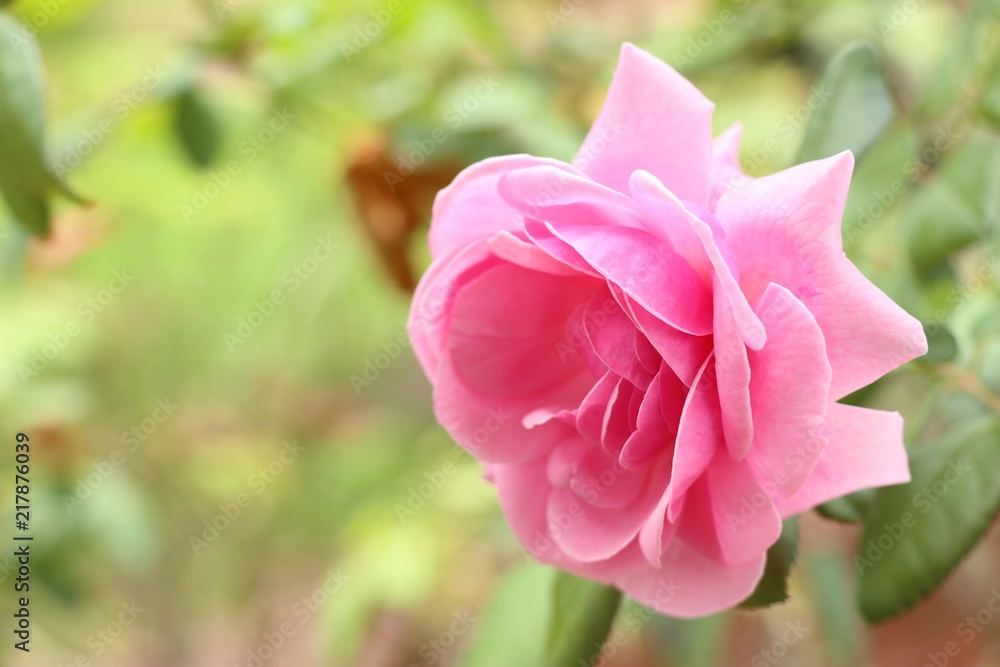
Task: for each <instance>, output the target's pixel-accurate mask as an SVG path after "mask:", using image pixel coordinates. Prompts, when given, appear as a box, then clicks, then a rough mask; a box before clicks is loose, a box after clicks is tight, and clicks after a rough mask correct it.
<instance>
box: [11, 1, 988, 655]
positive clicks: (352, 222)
mask: <svg viewBox="0 0 1000 667" xmlns="http://www.w3.org/2000/svg"><path fill="white" fill-rule="evenodd" d="M8 9H9V10H10V11H11V12H12V13H13V14H14V15H15V16H17V17H18V19H19V20H20V21H21V22H22V23H23V24H24V25H25V26H26V28H27V29H28V30H29V31H30V33H31V34H32V35H34V36H35V38H36V39H37V40H38V42H39V44H40V46H41V50H42V54H43V57H44V61H45V65H46V68H47V82H46V87H45V91H46V93H45V94H46V99H47V106H48V108H47V110H46V117H45V122H46V133H47V140H48V146H49V154H50V158H51V159H52V162H53V165H55V167H56V171H57V172H59V173H60V174H61V175H62V176H63V178H64V179H65V180H66V181H67V183H68V184H69V186H70V187H71V188H72V189H73V190H74V191H75V192H77V193H78V194H79V195H80V196H81V197H83V198H84V199H85V200H87V202H88V203H87V204H84V205H81V204H78V203H74V202H73V201H71V200H69V199H58V200H57V201H56V203H55V207H54V215H53V220H52V230H51V234H50V235H49V237H48V238H47V239H45V240H38V239H31V240H28V239H27V237H26V235H25V234H24V232H23V231H21V227H20V226H18V225H17V224H16V223H14V222H13V220H12V217H11V216H10V215H9V214H8V213H7V212H6V211H5V212H4V213H3V214H2V215H3V217H4V218H5V220H4V223H3V228H2V230H0V231H2V234H0V253H2V254H3V263H2V269H3V281H4V282H3V285H2V287H0V311H2V313H3V321H4V322H5V324H4V326H3V327H2V329H0V424H2V432H3V433H4V434H6V435H4V438H5V440H6V441H10V442H11V443H12V442H13V434H15V433H16V432H18V431H26V432H28V433H29V434H30V436H31V441H32V444H33V471H32V492H31V494H32V512H33V521H32V531H33V533H34V536H35V542H34V545H33V550H34V551H33V553H34V560H33V579H32V613H33V630H34V634H33V637H32V643H31V646H32V652H31V653H30V654H27V655H26V654H23V653H21V652H20V651H15V650H13V648H12V643H13V641H12V640H11V636H10V634H9V632H8V631H7V630H8V628H9V627H10V625H9V624H10V618H9V610H10V609H12V608H13V607H12V604H13V597H12V583H13V581H12V577H13V574H12V573H13V572H14V567H13V564H14V563H13V558H12V557H11V556H10V555H9V552H11V551H12V549H8V548H7V547H6V546H4V547H3V548H2V550H0V552H2V553H3V554H8V555H5V556H0V579H2V580H3V581H2V583H0V586H2V592H0V600H2V601H3V619H4V620H3V621H2V623H0V626H2V627H3V628H4V633H3V637H4V641H3V643H2V645H0V664H6V665H10V666H11V667H23V666H27V665H31V666H35V665H48V666H54V665H58V666H62V665H67V666H68V665H74V666H80V667H83V666H86V665H100V666H106V667H125V666H135V667H140V666H142V667H202V666H204V667H217V666H220V665H226V666H230V665H233V666H235V665H241V666H247V667H253V666H259V665H265V664H266V665H271V666H275V667H280V666H293V665H294V666H297V667H311V666H317V667H318V666H320V665H331V666H341V665H345V666H347V665H350V666H354V665H357V666H360V667H414V666H419V667H423V666H430V665H466V666H469V667H485V666H488V665H526V666H531V665H533V664H539V663H538V662H537V655H538V654H539V646H540V642H541V641H543V639H544V628H545V624H546V623H547V613H548V605H549V604H550V602H549V594H548V589H549V587H550V584H551V580H552V572H551V571H549V570H547V569H545V568H542V567H540V566H537V565H533V564H532V563H530V562H529V559H528V558H526V557H525V555H524V554H523V552H522V551H521V549H520V548H519V547H518V545H517V543H516V542H515V540H514V539H513V537H512V535H511V533H510V531H509V530H508V529H507V527H506V525H505V523H504V521H503V519H502V517H501V516H500V514H499V510H498V506H497V502H496V499H495V495H494V492H493V489H492V487H491V486H490V485H488V484H486V483H484V482H483V481H481V479H480V470H479V467H478V465H477V464H476V463H475V461H474V460H472V459H471V457H470V456H468V455H466V454H465V453H463V452H462V451H461V450H460V449H458V448H457V447H456V446H455V445H454V444H452V443H451V441H450V440H449V438H448V437H447V435H446V434H445V433H444V432H443V431H442V430H441V428H440V427H438V426H437V425H436V424H435V423H434V421H433V417H432V414H431V411H430V400H429V387H428V385H427V383H426V381H425V380H424V378H423V375H422V373H421V372H420V370H419V368H418V366H417V364H416V362H415V360H414V357H413V354H412V351H411V350H410V349H409V347H408V344H407V341H406V338H405V336H402V334H403V332H404V322H405V318H406V313H407V308H408V299H409V293H410V290H411V289H412V287H413V284H414V281H415V279H417V278H419V275H420V274H421V272H422V271H423V270H424V268H425V267H426V266H427V263H428V256H427V252H426V249H425V233H426V222H427V217H428V214H429V207H430V204H431V202H432V200H433V196H434V193H435V192H436V190H437V189H439V188H440V187H442V186H443V185H444V184H446V183H447V182H449V181H450V180H451V178H452V177H453V176H454V175H455V174H456V173H457V171H458V170H460V169H461V168H462V167H464V166H466V165H468V164H470V163H471V162H473V161H475V160H478V159H481V158H483V157H486V156H489V155H496V154H504V153H511V152H522V151H523V152H530V153H534V154H538V155H546V156H552V157H556V158H561V159H570V158H571V157H572V155H573V153H574V150H575V148H576V147H577V146H578V145H579V142H580V141H581V139H582V137H583V136H584V134H585V132H586V130H587V128H588V127H589V124H590V121H591V120H592V119H593V117H594V116H595V114H596V113H597V110H598V109H599V107H600V104H601V102H602V100H603V97H604V94H605V92H606V89H607V85H608V82H609V80H610V76H611V72H612V71H613V68H614V65H615V62H616V59H617V53H618V49H619V47H620V44H621V42H623V41H632V42H635V43H637V44H638V45H640V46H642V47H643V48H646V49H647V50H649V51H651V52H652V53H654V54H656V55H657V56H659V57H661V58H663V59H664V60H665V61H667V62H668V63H671V64H672V65H674V66H675V67H677V68H678V69H680V70H681V71H682V72H683V73H684V74H685V75H687V76H688V77H689V78H691V79H692V80H693V81H694V82H695V83H696V84H697V85H698V86H699V87H700V88H701V90H702V91H703V92H704V93H705V94H706V95H708V97H710V98H711V99H713V100H714V101H715V102H716V114H715V123H716V131H721V130H723V129H725V128H726V127H728V126H729V125H730V124H731V123H733V122H735V121H737V120H739V121H742V122H743V124H744V127H745V141H744V145H743V159H744V163H745V167H746V169H747V170H748V171H749V172H750V173H752V174H755V175H761V174H766V173H770V172H773V171H776V170H778V169H782V168H785V167H787V166H790V165H791V164H794V162H795V160H796V156H797V155H798V154H799V148H800V143H801V141H802V139H803V136H804V133H805V128H806V125H807V123H808V121H809V118H810V116H811V115H812V114H813V113H814V112H815V110H816V108H817V107H819V106H822V104H823V94H822V91H821V90H819V89H817V88H816V82H817V80H818V77H819V76H820V73H821V72H822V71H823V69H824V67H825V66H826V65H827V63H829V62H830V60H831V59H832V58H833V57H834V55H835V54H836V53H837V52H838V51H839V50H840V49H841V48H842V47H844V46H845V45H847V44H850V43H853V42H856V41H858V40H863V41H866V42H868V43H870V44H872V45H873V46H874V48H875V50H876V52H877V54H878V58H879V63H880V67H881V69H882V71H883V73H884V74H885V76H886V80H887V83H888V90H889V91H890V93H891V98H892V100H893V103H894V105H895V107H896V116H895V119H894V120H893V121H892V124H891V125H890V126H889V128H888V131H887V132H885V134H883V135H882V137H881V138H880V139H879V141H878V142H877V143H876V144H875V145H874V147H872V149H871V150H870V151H868V153H867V154H866V155H864V156H863V159H862V160H861V161H860V163H859V165H858V167H857V168H856V171H855V180H854V182H853V185H852V190H851V200H850V202H849V204H848V210H847V215H846V216H845V222H844V224H845V248H846V250H847V253H848V255H849V256H850V257H851V258H852V259H853V260H854V261H855V262H856V263H857V264H858V265H859V267H860V268H861V269H862V271H863V272H864V273H865V274H866V275H867V276H868V277H869V278H871V279H872V280H873V281H875V282H876V283H877V284H878V285H879V286H880V287H882V288H883V289H884V290H885V291H886V292H887V293H888V294H890V295H891V296H892V297H893V298H894V299H896V300H897V301H898V302H899V303H901V304H902V305H903V306H904V307H905V308H907V309H908V310H909V311H910V312H911V313H913V314H915V315H916V316H917V317H920V318H921V319H923V320H924V321H925V322H936V323H937V324H939V325H942V327H944V326H945V325H947V331H950V332H951V333H952V334H953V336H952V335H947V336H946V338H944V339H941V340H938V341H937V342H936V343H935V345H936V350H937V353H936V357H935V358H934V359H931V360H925V361H922V362H915V363H913V364H910V365H908V366H907V367H905V368H904V369H901V370H900V371H897V372H895V373H893V374H891V375H890V376H889V377H887V378H886V379H885V380H883V381H881V382H879V383H878V384H877V385H876V386H875V387H873V388H871V389H870V390H868V391H867V392H865V394H864V395H863V396H861V397H856V399H857V400H858V401H859V402H863V403H865V404H867V405H872V406H878V407H884V408H887V409H895V410H900V411H901V412H902V413H903V414H904V416H905V417H906V418H907V419H908V431H907V436H908V439H909V441H910V442H911V443H913V446H920V443H921V442H925V441H928V440H931V439H933V438H935V437H937V436H938V435H940V434H942V433H945V432H947V431H949V429H952V428H954V427H955V426H956V425H959V424H963V423H966V422H969V421H972V420H974V419H976V418H977V417H980V416H982V415H987V414H990V413H996V412H997V411H998V410H1000V395H998V392H1000V307H998V306H1000V302H998V300H997V288H998V281H997V270H996V269H997V265H996V234H997V223H998V218H1000V151H998V150H997V146H998V143H997V134H996V133H997V131H998V129H1000V22H998V20H997V17H998V13H1000V10H998V8H997V6H996V3H990V2H982V1H980V2H972V1H971V0H970V1H964V0H962V1H959V0H952V1H945V0H897V1H896V2H891V1H889V0H880V1H876V2H870V1H862V0H830V1H824V2H820V1H813V2H801V3H796V2H787V1H776V0H763V1H761V2H757V1H754V2H747V1H746V0H736V1H735V2H728V1H727V2H721V1H720V2H711V1H707V0H704V1H695V0H655V1H654V0H639V1H630V2H623V1H619V0H563V1H562V2H561V3H559V2H556V1H555V0H552V1H550V2H545V1H540V0H513V1H501V0H484V1H482V2H473V1H471V0H469V1H462V0H451V1H449V0H421V1H420V2H417V0H388V1H384V0H350V1H347V0H338V2H335V3H324V2H320V1H319V0H315V1H312V0H288V1H282V2H278V1H274V2H257V1H254V0H201V1H198V0H178V1H177V2H169V3H167V2H154V1H152V0H129V1H125V0H18V1H17V2H14V3H12V4H11V5H10V6H9V7H8ZM857 122H858V123H861V124H864V123H872V122H875V121H872V120H871V119H869V118H866V117H865V116H864V115H863V114H862V115H861V116H860V117H859V118H858V119H857ZM2 131H3V129H2V128H0V132H2ZM3 159H5V160H11V159H16V158H12V157H11V156H4V158H3ZM393 170H394V171H395V173H396V174H398V175H400V176H401V177H402V178H401V179H400V181H399V182H397V183H395V185H396V187H395V189H394V190H390V189H387V187H386V186H387V183H386V179H385V172H386V171H393ZM942 345H943V346H944V349H943V350H942V347H941V346H942ZM8 449H9V450H10V451H11V452H12V451H13V446H12V445H11V447H10V448H5V450H4V451H8ZM13 463H14V461H13V454H11V455H10V456H7V455H4V457H3V458H2V460H0V475H2V479H3V480H4V481H3V484H2V488H3V489H4V492H3V495H2V499H0V507H2V509H3V513H2V517H0V520H2V522H3V525H4V527H5V529H4V535H7V534H8V532H7V528H6V527H7V526H12V525H13V519H12V507H11V504H12V498H11V497H10V496H12V495H13V493H12V492H11V493H8V489H10V488H11V486H10V485H9V483H10V482H11V481H12V479H13ZM997 474H998V475H1000V470H998V471H997ZM859 537H860V530H859V529H858V528H857V527H856V526H851V525H845V524H840V523H836V522H832V521H829V520H827V519H823V518H820V517H818V516H815V515H813V514H810V515H809V516H806V517H803V519H802V523H801V541H802V546H801V553H800V555H799V559H798V562H797V564H796V566H795V569H794V570H793V574H792V579H791V593H792V595H791V599H790V601H789V602H787V603H785V604H783V605H778V606H775V607H772V608H769V609H767V610H765V611H760V612H741V611H736V612H731V613H727V614H722V615H719V616H716V617H712V618H708V619H702V620H698V621H677V620H670V619H664V618H659V617H650V616H648V615H643V614H642V613H641V610H638V609H636V608H629V609H627V610H625V612H623V614H622V616H621V618H620V628H621V629H622V630H623V631H624V632H625V633H626V636H627V638H628V641H627V642H625V645H624V646H622V647H620V648H619V649H617V650H616V651H615V655H614V656H610V659H609V660H607V662H606V663H604V664H608V665H619V666H625V665H635V666H647V665H648V666H654V665H655V666H666V665H682V666H688V667H697V666H710V665H745V664H749V665H753V666H754V667H758V666H759V665H788V666H792V665H835V666H839V665H877V666H881V667H894V666H897V665H898V666H901V667H902V666H906V667H910V666H915V665H916V666H920V665H924V664H936V665H938V667H941V665H943V664H948V665H980V666H983V667H985V666H992V665H997V664H1000V615H997V616H998V617H997V619H996V620H995V621H993V615H992V613H991V614H990V616H989V619H990V622H989V623H985V624H983V627H982V629H981V630H977V631H976V632H974V633H973V636H972V638H971V639H970V640H969V641H968V642H966V641H965V635H964V633H963V629H962V626H961V624H962V623H963V622H965V620H966V617H968V616H970V615H971V616H975V615H976V614H977V612H981V611H982V610H983V609H986V608H988V607H987V605H988V603H989V601H990V599H991V597H992V596H997V599H1000V592H998V591H1000V531H998V530H997V529H996V526H995V525H994V526H993V528H992V529H990V530H988V531H987V532H986V535H985V537H984V538H983V540H982V541H980V543H979V544H978V546H977V547H976V548H975V549H974V550H973V551H972V553H971V555H970V556H969V558H968V559H966V560H965V562H964V563H963V564H962V565H961V566H960V567H959V568H958V569H957V570H956V571H955V573H954V574H953V575H952V576H951V577H950V578H949V579H948V581H947V583H946V584H945V585H944V586H943V587H942V588H941V589H940V590H939V591H938V592H937V593H935V594H934V595H933V596H932V597H931V598H930V599H929V600H928V601H926V602H925V603H924V604H922V605H921V606H919V607H918V608H917V609H916V610H915V611H913V612H911V613H909V614H907V615H905V616H902V617H900V618H899V619H896V620H892V621H889V622H887V623H883V624H880V625H878V626H876V627H868V626H867V625H866V624H865V623H864V622H863V620H862V618H861V616H860V615H859V613H858V611H857V607H856V603H855V579H856V568H855V564H854V562H853V560H852V559H853V555H854V552H855V547H856V545H857V542H858V540H859ZM4 539H5V540H6V539H8V538H4ZM983 618H984V617H983V616H982V615H980V623H981V622H982V619H983ZM991 623H992V624H991ZM950 641H957V642H958V643H959V645H960V647H961V650H960V651H959V653H958V655H945V654H944V653H942V652H943V651H944V648H943V647H945V646H946V644H947V643H948V642H950ZM942 659H944V660H946V662H944V663H942V662H940V660H942ZM934 660H938V661H939V662H937V663H935V662H934Z"/></svg>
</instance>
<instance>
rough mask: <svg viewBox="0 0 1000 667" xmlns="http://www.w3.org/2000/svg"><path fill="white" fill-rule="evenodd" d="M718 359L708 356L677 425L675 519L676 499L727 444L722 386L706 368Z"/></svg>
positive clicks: (673, 477) (672, 483) (673, 481)
mask: <svg viewBox="0 0 1000 667" xmlns="http://www.w3.org/2000/svg"><path fill="white" fill-rule="evenodd" d="M713 360H714V356H710V357H709V358H708V359H706V360H705V363H704V364H703V365H702V367H701V370H699V371H698V376H697V377H696V378H695V381H694V384H693V385H692V386H691V391H690V392H689V393H688V396H687V400H686V401H685V403H684V411H683V412H682V413H681V421H680V425H679V426H678V427H677V442H676V444H675V446H674V460H673V469H672V470H671V474H670V489H669V491H668V492H669V494H670V503H671V504H670V507H669V510H668V517H669V519H670V520H671V521H674V520H675V519H676V517H677V514H678V507H676V506H675V505H674V501H675V500H678V499H680V498H681V497H682V496H683V495H684V494H685V493H686V492H687V490H688V489H689V488H691V485H692V484H694V481H695V480H696V479H698V477H700V476H701V474H702V473H703V472H705V469H706V468H708V465H709V463H711V461H712V459H713V458H715V454H716V452H717V451H718V450H719V449H720V448H723V447H725V438H724V436H723V433H722V418H721V416H720V414H719V390H718V387H717V386H716V382H715V374H714V373H710V372H706V371H708V370H709V367H710V365H711V364H712V362H713Z"/></svg>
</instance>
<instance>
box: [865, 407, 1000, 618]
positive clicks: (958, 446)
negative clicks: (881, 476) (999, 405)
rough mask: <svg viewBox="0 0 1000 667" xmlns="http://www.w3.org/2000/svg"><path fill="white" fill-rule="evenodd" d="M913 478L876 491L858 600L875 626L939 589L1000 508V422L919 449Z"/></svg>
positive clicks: (913, 460)
mask: <svg viewBox="0 0 1000 667" xmlns="http://www.w3.org/2000/svg"><path fill="white" fill-rule="evenodd" d="M910 470H911V473H912V476H913V479H912V481H911V482H910V483H908V484H900V485H896V486H890V487H883V488H881V489H879V490H878V492H877V494H876V497H875V502H874V504H873V506H872V512H871V515H870V516H869V517H868V520H867V522H866V524H865V530H864V533H863V534H862V537H861V543H860V545H859V546H858V555H857V556H856V557H855V566H856V567H857V570H858V574H859V589H858V600H859V604H860V606H861V613H862V614H863V615H864V617H865V618H866V619H867V620H868V621H870V622H877V621H882V620H885V619H887V618H891V617H892V616H895V615H897V614H899V613H901V612H903V611H906V610H907V609H909V608H910V607H912V606H913V605H914V604H916V603H917V602H918V601H920V600H921V599H922V598H924V597H925V596H926V595H928V594H930V593H931V592H932V591H934V589H936V588H937V587H938V586H939V585H940V584H941V583H942V582H943V581H944V579H945V577H947V576H948V574H949V573H950V572H951V571H952V570H953V569H954V568H955V567H956V566H957V565H958V563H959V562H960V561H961V560H962V558H964V557H965V555H966V554H967V553H968V552H969V550H970V549H972V547H973V546H974V545H975V543H976V542H977V541H978V540H979V538H980V537H981V536H982V534H983V532H984V531H985V530H986V528H987V526H989V524H990V523H991V521H992V520H993V517H995V516H996V514H997V511H998V509H1000V476H998V475H997V470H1000V420H997V419H995V418H988V419H986V420H983V421H979V422H977V423H975V424H973V425H972V426H971V427H967V428H965V429H963V430H961V431H960V432H958V433H956V434H953V435H952V436H950V437H948V438H946V439H944V440H942V441H940V442H938V443H935V444H933V445H928V446H925V447H922V448H920V449H918V450H916V451H915V452H913V454H912V455H911V457H910Z"/></svg>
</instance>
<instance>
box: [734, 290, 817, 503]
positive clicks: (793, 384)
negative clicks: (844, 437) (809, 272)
mask: <svg viewBox="0 0 1000 667" xmlns="http://www.w3.org/2000/svg"><path fill="white" fill-rule="evenodd" d="M757 312H758V313H759V314H760V318H761V320H762V321H763V322H764V325H765V326H766V327H767V344H766V345H765V346H764V349H762V350H750V352H749V358H750V404H751V410H752V412H753V426H754V433H753V445H752V446H751V448H750V453H749V455H748V456H747V461H749V462H750V464H751V466H752V467H753V468H754V470H755V471H756V472H757V476H758V479H759V480H760V481H761V482H762V483H763V484H765V485H768V486H769V487H771V486H772V485H773V488H777V490H778V491H779V492H780V493H781V494H782V495H785V496H788V495H791V494H792V493H794V492H795V491H796V490H798V489H799V487H801V486H802V484H804V483H805V481H806V479H807V478H808V477H809V473H810V472H812V469H813V466H815V465H816V461H817V460H818V459H819V455H820V452H821V451H822V447H821V445H817V444H816V443H817V441H822V440H823V438H822V436H821V435H820V434H819V432H818V429H819V427H820V425H821V424H822V423H823V419H824V418H825V417H826V411H827V407H828V406H829V404H830V402H829V392H830V362H829V361H828V360H827V358H826V346H825V344H824V342H823V333H822V332H821V331H820V329H819V327H818V326H817V324H816V320H815V319H814V318H813V316H812V314H811V313H810V312H809V311H808V310H806V307H805V306H804V305H803V304H802V302H801V301H799V300H798V299H796V298H795V297H794V296H793V295H792V294H791V292H789V291H788V290H787V289H785V288H784V287H781V286H780V285H775V284H771V285H770V286H769V287H768V288H767V290H765V292H764V296H762V297H761V299H760V303H759V304H758V306H757ZM793 462H797V463H795V464H793Z"/></svg>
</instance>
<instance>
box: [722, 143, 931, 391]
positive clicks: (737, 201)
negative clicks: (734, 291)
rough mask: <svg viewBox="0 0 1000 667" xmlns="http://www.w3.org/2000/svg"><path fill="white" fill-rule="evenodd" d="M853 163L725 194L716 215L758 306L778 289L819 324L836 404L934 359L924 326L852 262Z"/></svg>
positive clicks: (800, 170) (803, 170)
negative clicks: (848, 224)
mask: <svg viewBox="0 0 1000 667" xmlns="http://www.w3.org/2000/svg"><path fill="white" fill-rule="evenodd" d="M853 164H854V160H853V158H852V157H851V154H850V153H849V152H844V153H841V154H839V155H836V156H834V157H832V158H828V159H826V160H818V161H816V162H809V163H806V164H802V165H799V166H797V167H792V168H791V169H786V170H785V171H782V172H779V173H777V174H773V175H771V176H766V177H763V178H759V179H756V180H753V181H751V182H748V183H747V184H745V185H744V186H743V187H741V188H738V189H736V190H733V191H731V192H729V193H727V194H725V195H723V196H722V198H721V199H720V200H719V204H718V206H717V208H716V214H717V215H718V217H719V220H720V222H721V223H722V224H723V226H724V227H725V229H726V235H727V237H728V239H729V241H730V243H731V244H732V247H733V251H734V252H735V253H736V256H737V259H738V261H739V265H740V270H741V280H740V285H741V287H742V288H743V291H744V292H745V293H746V294H747V297H748V298H749V299H750V302H751V303H753V302H754V301H755V300H756V299H757V298H759V297H760V295H761V294H763V292H764V290H765V289H766V288H767V286H768V285H769V284H770V283H772V282H774V283H777V284H779V285H782V286H784V287H786V288H788V289H789V290H790V291H791V292H792V294H794V295H795V296H796V297H797V298H798V299H800V300H801V301H802V302H803V303H804V304H805V305H806V307H807V308H808V309H809V311H810V312H811V313H812V314H813V315H814V316H815V318H816V322H817V323H818V324H819V327H820V329H821V330H822V331H823V336H824V338H825V339H826V348H827V354H828V356H829V359H830V363H831V365H832V367H833V380H832V385H831V398H833V399H834V400H836V399H838V398H841V397H843V396H845V395H846V394H848V393H850V392H852V391H854V390H856V389H859V388H861V387H863V386H865V385H867V384H870V383H871V382H873V381H875V380H876V379H878V378H880V377H881V376H883V375H885V374H886V373H887V372H889V371H891V370H892V369H894V368H896V367H898V366H900V365H902V364H903V363H905V362H907V361H909V360H911V359H914V358H916V357H918V356H921V355H923V354H925V353H926V351H927V340H926V338H925V337H924V333H923V329H922V327H921V326H920V323H919V322H917V320H916V319H914V318H913V317H911V316H910V315H909V314H907V313H906V311H904V310H903V309H902V308H900V307H899V306H897V305H896V304H895V303H893V302H892V300H891V299H889V297H887V296H886V295H885V294H884V293H882V292H881V291H880V290H879V289H878V288H877V287H875V286H874V285H873V284H872V283H871V282H869V281H868V280H867V279H866V278H865V277H864V276H863V275H862V274H861V273H860V272H859V271H858V270H857V268H856V267H855V266H854V265H853V264H852V263H851V262H850V261H849V260H848V259H847V258H846V257H845V256H844V254H843V251H842V243H841V236H840V221H841V217H842V215H843V211H844V202H845V201H846V198H847V189H848V186H849V184H850V178H851V169H852V167H853Z"/></svg>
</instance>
